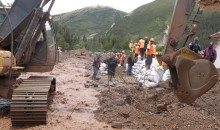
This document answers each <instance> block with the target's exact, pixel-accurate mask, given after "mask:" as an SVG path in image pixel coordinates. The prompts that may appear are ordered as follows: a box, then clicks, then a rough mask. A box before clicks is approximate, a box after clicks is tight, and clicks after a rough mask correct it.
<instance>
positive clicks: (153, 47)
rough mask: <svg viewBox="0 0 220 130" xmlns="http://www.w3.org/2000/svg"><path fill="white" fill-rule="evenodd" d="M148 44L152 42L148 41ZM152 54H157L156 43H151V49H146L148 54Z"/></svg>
mask: <svg viewBox="0 0 220 130" xmlns="http://www.w3.org/2000/svg"><path fill="white" fill-rule="evenodd" d="M148 44H150V43H148ZM152 54H154V55H156V45H154V44H151V45H150V49H147V50H146V56H148V55H152Z"/></svg>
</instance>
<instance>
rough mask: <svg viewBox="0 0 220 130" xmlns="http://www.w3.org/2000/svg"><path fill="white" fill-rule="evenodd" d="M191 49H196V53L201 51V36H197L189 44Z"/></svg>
mask: <svg viewBox="0 0 220 130" xmlns="http://www.w3.org/2000/svg"><path fill="white" fill-rule="evenodd" d="M189 49H190V50H192V51H194V52H195V53H197V54H198V53H199V51H201V48H200V45H199V38H198V37H195V38H194V40H193V42H191V43H190V44H189Z"/></svg>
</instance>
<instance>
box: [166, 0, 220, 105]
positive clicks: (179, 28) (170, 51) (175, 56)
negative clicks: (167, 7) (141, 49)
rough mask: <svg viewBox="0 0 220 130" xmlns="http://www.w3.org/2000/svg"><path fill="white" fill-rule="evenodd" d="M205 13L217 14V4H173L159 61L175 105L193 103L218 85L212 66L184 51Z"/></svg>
mask: <svg viewBox="0 0 220 130" xmlns="http://www.w3.org/2000/svg"><path fill="white" fill-rule="evenodd" d="M196 4H198V6H196ZM196 7H198V11H197V12H196V15H195V17H194V19H193V24H192V28H191V29H190V30H189V31H188V32H185V28H186V26H187V23H188V21H189V19H190V15H191V14H192V12H193V10H194V8H196ZM206 10H212V11H218V10H220V0H176V4H175V7H174V11H173V16H172V21H171V24H170V27H169V32H168V39H167V43H166V47H165V51H164V55H163V57H162V60H163V61H164V62H165V63H167V65H168V67H169V70H170V73H171V78H172V82H171V85H172V86H173V87H174V88H175V89H176V94H177V97H178V99H179V101H180V102H183V103H186V104H191V103H192V102H194V101H195V100H196V99H197V98H198V97H200V96H202V95H203V94H204V93H206V92H207V91H208V90H210V89H211V88H212V87H213V86H214V85H215V84H216V82H217V81H218V72H217V69H216V68H215V66H214V65H213V63H211V62H210V61H209V60H207V59H206V58H205V57H203V56H201V55H199V54H197V53H194V52H193V51H191V50H190V49H188V48H187V46H188V44H189V42H190V41H191V40H192V39H193V37H194V36H195V33H196V28H197V25H198V24H199V22H200V18H201V16H202V12H203V11H206ZM184 35H185V37H186V40H185V41H184V44H183V46H182V47H180V49H177V46H178V43H179V42H180V40H181V38H183V36H184ZM217 36H219V33H215V34H212V35H210V37H217Z"/></svg>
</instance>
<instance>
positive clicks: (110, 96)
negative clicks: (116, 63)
mask: <svg viewBox="0 0 220 130" xmlns="http://www.w3.org/2000/svg"><path fill="white" fill-rule="evenodd" d="M79 55H81V54H79ZM91 61H92V57H90V56H88V55H86V56H76V55H75V53H70V54H69V55H68V56H66V58H65V60H62V61H61V62H60V63H59V64H57V65H56V66H55V68H54V70H53V71H52V72H49V73H42V74H39V73H28V74H23V75H22V78H26V77H28V76H30V75H50V76H54V77H56V80H57V91H56V92H55V93H54V98H53V100H52V101H51V104H50V106H49V109H48V117H47V124H46V125H39V126H23V127H12V126H11V122H10V114H6V115H3V116H0V130H21V129H22V130H23V129H24V130H114V129H115V128H113V127H117V128H118V129H124V130H131V129H134V130H145V129H149V130H152V129H154V130H165V129H167V130H192V129H193V130H219V129H220V104H219V102H220V88H219V84H217V85H216V86H215V87H214V88H212V89H211V90H210V91H209V92H207V93H206V94H204V95H203V96H202V97H201V98H199V99H198V100H196V102H194V103H193V104H192V105H185V104H182V103H180V102H178V100H177V98H176V96H175V94H174V93H173V89H172V88H170V87H169V86H168V85H167V83H166V82H162V83H160V85H159V87H157V88H152V89H144V88H141V87H140V86H139V85H138V83H137V81H136V80H135V78H134V77H132V76H127V75H126V74H125V73H124V72H123V70H124V68H122V67H119V68H118V69H117V74H116V76H115V78H113V81H112V82H110V83H108V82H107V76H106V75H105V74H100V75H99V78H100V80H99V81H97V82H93V81H91V80H90V77H89V75H90V74H91V70H90V69H91Z"/></svg>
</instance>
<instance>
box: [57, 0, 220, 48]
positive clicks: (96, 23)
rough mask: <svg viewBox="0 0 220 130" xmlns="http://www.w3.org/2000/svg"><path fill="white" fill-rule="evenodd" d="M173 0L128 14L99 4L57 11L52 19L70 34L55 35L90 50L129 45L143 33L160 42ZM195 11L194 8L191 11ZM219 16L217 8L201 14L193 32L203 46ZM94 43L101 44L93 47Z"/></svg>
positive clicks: (73, 45) (215, 30) (70, 44)
mask: <svg viewBox="0 0 220 130" xmlns="http://www.w3.org/2000/svg"><path fill="white" fill-rule="evenodd" d="M175 1H176V0H155V1H154V2H151V3H148V4H145V5H143V6H140V7H138V8H137V9H135V10H134V11H132V12H131V13H129V14H126V13H124V12H121V11H118V10H115V9H112V8H109V7H100V6H98V7H88V8H83V9H80V10H76V11H73V12H70V13H65V14H60V15H57V16H55V21H57V22H58V23H61V25H62V26H63V25H65V28H64V29H60V30H61V31H62V30H66V29H68V30H69V32H71V34H70V33H69V34H68V33H67V32H66V31H63V32H61V33H60V34H61V35H65V34H66V33H67V34H68V35H67V36H68V37H67V36H60V35H58V36H60V37H59V38H57V39H60V40H59V42H60V43H62V41H65V42H64V43H65V47H64V48H68V47H70V48H69V49H72V48H78V47H82V46H84V47H86V48H87V49H89V50H121V49H128V45H127V44H128V42H129V41H130V40H131V39H132V40H137V39H138V38H139V37H142V38H143V37H145V36H148V37H154V38H156V41H157V43H162V41H163V43H164V42H165V41H164V40H163V36H164V34H165V30H166V29H167V26H168V25H169V24H170V21H171V17H172V12H173V8H174V4H175ZM195 12H196V8H195V10H194V13H193V14H195ZM219 16H220V13H217V12H214V13H213V12H212V13H211V12H204V14H203V15H202V19H201V22H200V24H199V25H198V30H197V34H196V36H198V37H199V40H200V44H201V47H202V49H204V48H205V47H207V43H208V42H209V41H211V40H210V39H208V36H209V35H210V34H212V33H215V32H217V31H219V30H220V27H218V26H220V21H219V20H218V19H219ZM193 18H194V15H192V16H191V18H190V20H189V23H188V24H187V25H189V26H191V24H192V20H193ZM187 29H189V27H187V28H186V30H187ZM97 34H99V35H97ZM106 34H107V35H106ZM82 36H85V37H84V38H83V39H84V40H83V41H80V40H82ZM88 36H90V37H88ZM91 36H92V37H91ZM62 37H64V38H62ZM73 37H74V38H73ZM86 38H87V40H88V38H89V39H92V38H93V41H87V40H86ZM63 39H65V40H63ZM66 39H67V40H66ZM76 39H78V40H76ZM181 41H182V40H181ZM183 41H184V40H183ZM73 42H74V43H73ZM68 44H69V45H68ZM78 44H80V45H78ZM180 44H181V43H180ZM94 46H98V47H100V48H94Z"/></svg>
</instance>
